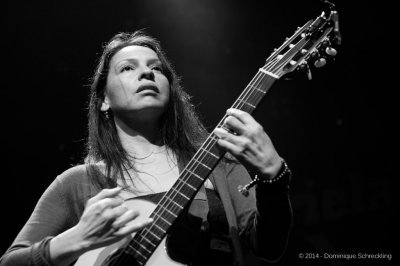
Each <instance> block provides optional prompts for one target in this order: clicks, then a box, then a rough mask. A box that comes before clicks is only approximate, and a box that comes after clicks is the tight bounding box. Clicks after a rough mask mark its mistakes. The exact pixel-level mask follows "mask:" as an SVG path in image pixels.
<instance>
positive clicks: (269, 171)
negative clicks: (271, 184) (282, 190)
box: [257, 157, 284, 180]
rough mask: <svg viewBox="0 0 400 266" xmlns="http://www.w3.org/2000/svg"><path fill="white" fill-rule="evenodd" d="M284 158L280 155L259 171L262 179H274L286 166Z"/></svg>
mask: <svg viewBox="0 0 400 266" xmlns="http://www.w3.org/2000/svg"><path fill="white" fill-rule="evenodd" d="M283 164H284V160H283V159H282V158H280V157H278V158H276V159H275V160H274V162H273V163H271V164H270V165H269V166H266V167H264V168H262V169H260V170H259V171H258V173H257V175H258V176H260V178H262V179H266V180H272V179H274V178H275V177H276V176H278V174H279V172H280V171H281V169H282V168H283V167H284V165H283Z"/></svg>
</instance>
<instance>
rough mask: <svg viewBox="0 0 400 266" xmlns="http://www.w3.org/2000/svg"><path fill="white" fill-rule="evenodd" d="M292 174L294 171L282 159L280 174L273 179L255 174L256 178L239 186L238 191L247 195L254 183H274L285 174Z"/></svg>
mask: <svg viewBox="0 0 400 266" xmlns="http://www.w3.org/2000/svg"><path fill="white" fill-rule="evenodd" d="M291 174H292V171H291V170H290V169H289V167H288V165H287V163H286V161H285V160H283V159H282V166H281V169H280V170H279V174H278V175H277V176H276V177H274V178H272V179H267V178H259V177H258V175H255V176H254V179H253V180H252V181H251V182H250V183H248V184H247V185H245V186H241V185H240V186H238V191H239V192H240V193H242V194H243V195H244V196H246V197H247V196H248V195H249V189H250V188H251V187H253V186H254V185H256V184H274V183H276V182H278V181H279V180H281V179H282V178H283V177H284V176H286V175H291Z"/></svg>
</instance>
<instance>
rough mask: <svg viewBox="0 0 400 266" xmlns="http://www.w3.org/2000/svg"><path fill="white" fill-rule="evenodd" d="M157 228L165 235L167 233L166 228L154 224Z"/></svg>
mask: <svg viewBox="0 0 400 266" xmlns="http://www.w3.org/2000/svg"><path fill="white" fill-rule="evenodd" d="M153 224H154V225H155V226H156V227H158V229H159V230H161V231H162V232H163V233H166V231H165V230H164V228H162V227H160V226H159V225H158V224H157V223H153Z"/></svg>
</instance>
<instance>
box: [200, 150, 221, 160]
mask: <svg viewBox="0 0 400 266" xmlns="http://www.w3.org/2000/svg"><path fill="white" fill-rule="evenodd" d="M202 150H204V151H205V152H207V153H209V154H210V155H211V156H213V157H214V158H217V159H219V157H218V156H217V155H215V154H214V153H212V152H210V151H208V150H206V149H204V148H202Z"/></svg>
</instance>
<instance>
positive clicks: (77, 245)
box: [49, 227, 87, 265]
mask: <svg viewBox="0 0 400 266" xmlns="http://www.w3.org/2000/svg"><path fill="white" fill-rule="evenodd" d="M49 245H50V247H49V250H50V258H51V261H52V262H53V264H55V265H69V264H70V263H71V262H73V261H74V260H76V259H77V258H78V257H79V256H80V255H82V254H83V253H85V252H86V251H87V247H86V245H85V244H84V243H83V242H82V241H81V237H79V234H77V233H76V232H75V228H74V227H73V228H71V229H69V230H67V231H65V232H63V233H61V234H59V235H58V236H56V237H54V238H53V239H51V241H50V243H49Z"/></svg>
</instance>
